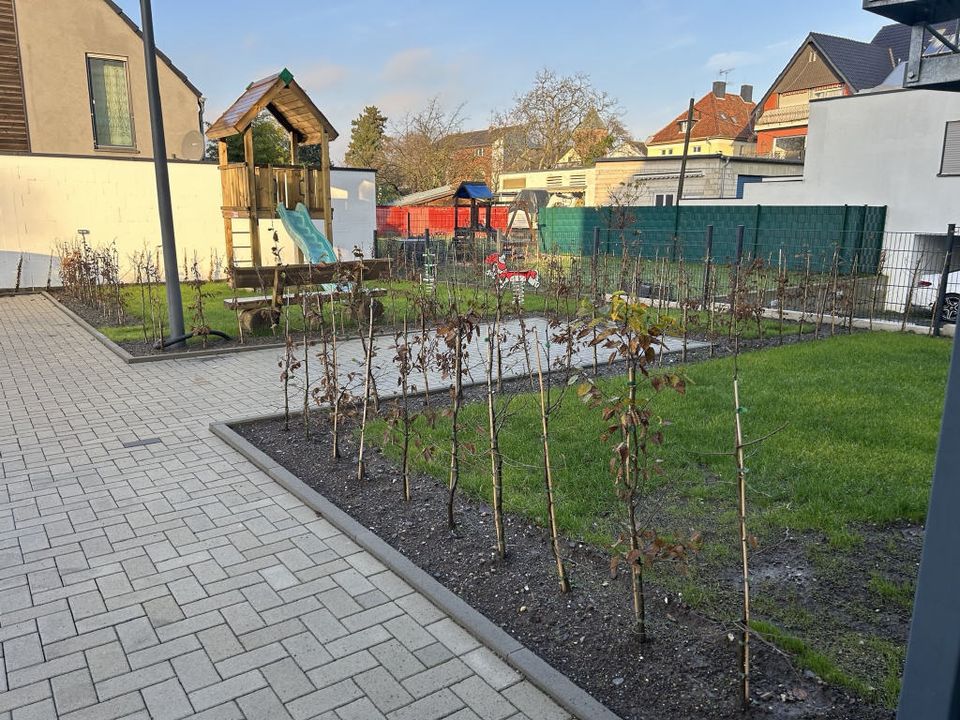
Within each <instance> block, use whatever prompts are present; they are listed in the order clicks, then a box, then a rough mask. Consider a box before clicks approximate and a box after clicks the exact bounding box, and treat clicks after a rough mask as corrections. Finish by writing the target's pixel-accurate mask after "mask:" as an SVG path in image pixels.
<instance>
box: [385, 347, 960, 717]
mask: <svg viewBox="0 0 960 720" xmlns="http://www.w3.org/2000/svg"><path fill="white" fill-rule="evenodd" d="M949 353H950V343H949V341H945V340H940V339H934V338H928V337H921V336H916V335H907V334H894V333H860V334H855V335H851V336H839V337H835V338H831V339H825V340H821V341H818V342H809V343H803V344H799V345H793V346H787V347H782V348H772V349H767V350H763V351H758V352H751V353H747V354H744V355H743V356H741V358H740V374H741V404H742V405H743V406H744V408H745V410H744V412H743V415H742V420H743V423H744V430H745V433H746V436H747V438H746V439H747V440H750V439H754V438H760V437H763V436H764V435H766V434H768V433H772V432H774V431H776V430H777V429H778V428H780V427H781V426H784V427H783V429H782V430H780V431H779V432H777V433H776V434H774V435H772V436H771V437H769V438H768V439H767V440H766V441H764V442H763V443H762V444H759V445H756V446H753V447H751V448H750V449H749V451H748V454H747V465H748V468H749V473H748V485H749V489H748V505H749V525H750V529H751V531H752V532H753V533H754V534H756V535H757V537H758V538H759V540H760V547H761V548H763V547H764V546H765V545H767V544H771V545H772V544H775V543H776V542H778V541H779V540H781V539H782V538H783V537H784V532H785V530H787V529H789V532H790V533H791V534H792V535H793V536H797V535H801V536H803V537H807V538H810V539H809V540H808V541H807V542H808V543H809V544H810V545H812V546H813V549H815V550H817V552H816V553H814V552H813V551H812V550H808V552H809V557H807V558H806V559H803V560H801V562H804V563H808V564H810V565H811V567H813V568H814V571H815V574H816V579H817V581H818V583H821V584H823V583H825V584H826V585H829V583H833V582H839V583H840V584H841V585H842V581H843V578H844V576H845V575H848V574H849V573H851V572H852V570H851V568H852V569H854V570H856V571H857V572H862V573H863V574H864V582H863V586H862V591H861V592H860V594H859V596H858V597H856V598H841V599H839V601H838V604H840V605H843V610H842V617H841V619H838V618H837V617H835V616H832V615H831V617H830V618H827V617H826V616H827V615H829V613H827V612H824V613H823V614H822V615H816V614H815V615H813V616H812V615H811V612H810V610H809V609H808V607H805V606H804V604H803V602H801V599H797V598H793V597H792V596H791V595H790V592H792V590H790V589H789V588H784V589H783V591H782V592H781V591H780V590H778V589H777V583H775V582H772V583H768V584H764V582H762V581H760V590H759V594H758V598H759V599H758V602H757V612H758V629H760V630H762V631H763V632H764V633H765V634H766V635H767V636H768V638H769V639H770V640H771V641H772V642H776V643H778V644H780V645H781V647H783V648H784V649H786V650H788V651H790V652H792V653H794V655H795V657H796V659H797V662H798V664H800V665H802V666H804V667H809V668H811V669H813V670H814V671H815V672H817V673H818V674H819V675H821V677H824V678H825V679H827V680H829V681H832V682H835V683H840V684H844V685H846V686H848V687H849V688H851V689H853V690H854V691H856V692H858V693H861V694H863V695H864V696H868V697H870V698H872V699H873V700H875V701H877V702H881V703H883V704H886V705H892V704H893V703H895V702H896V697H897V693H898V688H899V673H900V668H901V663H902V658H903V644H902V643H903V638H898V637H893V636H891V635H890V633H889V630H884V629H883V628H881V627H874V626H872V625H870V623H877V622H879V621H877V620H876V619H875V618H877V617H880V616H877V615H876V614H875V610H874V608H876V607H880V606H883V607H887V608H889V609H890V610H891V612H894V613H900V614H901V615H902V614H903V613H907V615H906V617H909V614H908V613H909V605H910V603H911V601H912V579H909V578H910V573H915V565H914V564H913V562H908V563H907V564H906V571H905V574H904V575H902V576H903V577H906V578H907V579H906V580H899V579H896V575H895V576H894V579H889V578H888V577H887V576H886V575H885V574H883V572H880V573H877V572H875V571H874V572H872V573H871V574H870V575H867V574H866V573H867V571H868V570H869V568H874V567H876V568H880V569H881V570H883V571H884V572H886V571H887V570H889V569H891V568H892V567H893V562H892V561H891V562H889V563H887V564H884V563H883V562H881V558H880V557H876V558H875V557H873V556H870V557H868V558H864V557H862V554H863V553H864V552H874V550H871V551H866V550H864V548H863V546H862V542H863V540H862V538H861V533H862V532H865V531H866V528H868V527H872V526H871V525H870V524H872V523H876V524H878V525H879V526H880V527H881V528H882V527H883V526H885V525H888V524H890V523H894V522H896V521H901V520H907V521H911V522H921V521H922V520H923V519H924V516H925V513H926V508H927V501H928V497H929V489H930V478H931V474H932V470H933V462H934V455H935V451H936V444H937V437H938V430H939V426H940V417H941V412H942V406H943V396H944V388H945V383H946V375H947V368H948V364H949ZM732 367H733V366H732V360H731V359H721V360H711V361H705V362H701V363H697V364H692V365H689V366H688V367H686V368H685V370H684V372H685V374H686V376H687V378H688V385H687V392H686V394H685V395H684V396H680V395H677V394H675V393H672V392H665V393H662V394H660V395H658V396H656V397H655V398H654V400H653V407H654V408H655V410H656V412H657V413H658V414H660V415H662V416H663V417H664V418H667V419H669V420H670V421H671V422H672V425H671V426H669V427H668V428H667V429H666V439H665V445H664V447H663V449H662V455H661V457H662V459H663V463H662V466H663V468H664V470H665V474H664V476H663V477H662V478H660V479H659V481H658V482H659V487H657V488H656V489H655V490H654V491H653V492H652V496H653V497H654V498H655V502H656V503H657V504H658V505H659V506H660V511H659V512H658V513H657V514H656V516H655V519H654V521H653V523H652V524H653V525H655V526H656V527H657V528H658V529H659V530H661V531H666V532H670V531H675V532H676V533H677V534H678V535H679V534H680V533H684V534H686V533H689V530H690V528H695V529H698V530H702V531H704V533H705V542H704V547H703V549H702V551H701V554H700V556H699V557H698V558H697V559H696V560H695V561H694V565H693V567H692V568H691V572H690V573H689V574H688V575H686V576H678V575H676V574H675V573H671V572H670V571H669V570H663V571H657V572H656V577H657V580H658V582H660V583H661V584H662V585H663V586H664V587H667V588H672V589H674V590H682V591H683V594H684V597H685V598H686V599H687V600H688V601H690V602H692V603H693V604H695V605H697V606H699V607H701V609H703V610H704V611H706V612H707V613H708V614H711V615H713V616H715V617H722V618H726V619H732V617H735V615H728V613H730V612H731V608H733V609H735V607H736V605H735V600H736V587H735V583H733V582H732V581H731V580H730V578H731V577H732V575H731V573H732V572H733V569H734V568H735V567H736V549H735V548H736V545H735V538H734V527H735V517H736V492H735V483H734V480H735V471H734V465H733V461H732V458H731V457H730V456H729V453H730V451H731V449H732V441H733V440H732V438H733V399H732V384H731V375H732ZM604 388H605V390H606V391H608V392H609V393H610V394H618V393H620V392H622V390H623V388H624V383H623V381H622V379H615V380H609V381H605V382H604ZM537 402H538V401H537V398H536V396H534V395H527V396H520V397H518V398H517V399H516V400H515V402H514V405H513V406H512V408H513V410H514V415H513V416H512V417H511V418H510V420H509V421H508V424H507V426H506V428H505V430H504V432H503V435H502V436H501V447H502V450H503V452H504V453H505V455H506V461H505V479H504V486H505V487H504V502H505V506H506V508H507V510H508V511H510V512H514V513H520V514H522V515H525V516H527V517H530V518H532V519H534V520H536V521H537V522H539V523H541V524H543V523H545V509H544V501H543V492H542V482H543V481H542V476H541V473H540V470H539V466H538V464H537V463H538V459H539V456H540V452H541V451H540V444H539V437H538V433H539V416H538V405H537ZM461 418H462V420H463V424H462V427H463V429H464V430H463V432H462V433H461V437H462V439H463V440H464V442H465V443H468V444H473V445H475V446H476V449H477V453H476V454H474V455H472V456H471V455H470V453H465V454H466V455H467V456H468V457H467V458H466V460H465V461H464V462H463V463H462V466H463V475H462V477H461V486H462V487H463V489H464V491H465V492H467V493H470V494H472V495H475V496H478V497H481V498H484V499H486V500H488V501H489V495H490V490H489V485H490V479H489V460H488V458H487V457H486V455H485V454H484V453H483V449H484V448H485V447H486V408H485V405H481V404H473V405H470V406H468V407H467V408H465V409H464V410H463V411H462V412H461ZM603 427H604V423H603V422H602V420H601V418H600V417H599V416H598V415H597V411H595V410H591V409H589V408H587V407H585V406H584V405H582V404H581V403H580V402H579V401H578V400H577V398H576V395H575V393H573V392H571V393H569V394H568V396H567V397H566V399H565V401H564V403H563V405H562V406H561V407H560V409H559V410H558V411H557V412H556V414H555V415H554V417H553V418H552V420H551V428H552V450H551V452H552V455H553V460H554V473H555V483H556V486H557V496H558V520H559V524H560V526H561V529H562V531H563V532H564V533H565V534H566V535H567V536H569V537H577V538H584V539H586V540H587V541H589V542H593V543H596V544H598V545H601V546H608V545H609V543H610V541H611V538H612V537H613V535H614V532H615V528H616V527H618V525H619V519H618V518H619V517H620V510H619V507H618V502H617V500H616V497H615V495H614V491H613V485H612V482H611V476H610V473H609V467H608V464H609V460H610V457H611V455H610V450H609V445H604V443H602V442H601V441H600V439H599V436H600V433H601V432H602V430H603ZM418 430H419V432H420V433H421V434H422V435H423V437H424V438H425V440H426V442H428V443H430V442H432V443H433V444H434V445H435V446H436V447H437V448H438V450H439V451H438V452H436V453H435V454H434V455H433V457H432V459H431V461H430V462H427V461H425V460H424V459H423V458H422V457H421V456H417V459H416V461H415V465H416V466H417V468H418V469H420V470H425V471H427V472H430V473H432V474H434V475H435V476H436V477H437V478H438V479H439V480H441V481H442V480H445V479H446V477H447V472H448V456H446V457H445V455H446V449H447V448H448V447H449V420H448V419H446V418H445V417H444V418H441V419H440V420H439V421H438V422H437V424H436V426H435V427H434V428H430V427H427V426H426V425H425V424H424V423H419V427H418ZM369 437H371V438H373V440H374V441H376V442H379V441H380V439H381V438H382V432H377V431H374V432H371V433H369ZM385 451H386V452H387V453H388V454H391V455H393V456H397V455H398V453H397V451H396V448H394V447H392V446H389V447H387V448H385ZM650 504H653V501H651V503H650ZM819 534H822V535H823V536H825V537H826V538H827V541H828V542H827V543H826V544H817V542H816V540H815V538H816V537H817V536H818V535H819ZM896 536H897V533H896V531H895V530H894V531H892V533H891V537H892V538H896ZM890 542H894V540H890ZM800 547H806V546H805V545H801V546H800ZM895 549H896V548H895V547H893V548H891V550H895ZM898 569H902V568H898ZM817 587H818V588H819V587H821V585H817ZM831 587H832V586H831ZM857 590H860V589H859V588H855V590H854V591H855V592H856V591H857ZM827 602H829V600H828V601H827ZM732 603H733V604H732ZM850 617H857V618H859V619H862V623H863V624H862V627H864V628H867V629H865V630H862V631H851V630H849V628H848V627H847V623H848V622H849V618H850Z"/></svg>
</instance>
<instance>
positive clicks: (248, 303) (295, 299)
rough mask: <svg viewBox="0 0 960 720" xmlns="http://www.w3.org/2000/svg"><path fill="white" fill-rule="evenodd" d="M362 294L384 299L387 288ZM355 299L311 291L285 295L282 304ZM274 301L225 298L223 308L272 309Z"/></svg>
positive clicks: (255, 297)
mask: <svg viewBox="0 0 960 720" xmlns="http://www.w3.org/2000/svg"><path fill="white" fill-rule="evenodd" d="M361 292H362V293H363V296H364V297H383V296H384V295H386V294H387V290H386V288H370V289H367V288H364V289H363V290H362V291H361ZM353 297H354V295H353V293H351V292H349V291H347V290H332V291H324V290H311V291H309V292H292V293H284V294H283V295H282V296H281V304H282V305H300V304H301V303H302V302H303V300H304V298H307V299H309V300H312V299H314V298H320V299H321V300H323V302H336V301H338V300H350V299H352V298H353ZM273 301H274V298H273V295H250V296H247V297H236V298H224V300H223V306H224V307H225V308H227V310H240V311H243V310H256V309H258V308H267V307H271V306H272V305H273Z"/></svg>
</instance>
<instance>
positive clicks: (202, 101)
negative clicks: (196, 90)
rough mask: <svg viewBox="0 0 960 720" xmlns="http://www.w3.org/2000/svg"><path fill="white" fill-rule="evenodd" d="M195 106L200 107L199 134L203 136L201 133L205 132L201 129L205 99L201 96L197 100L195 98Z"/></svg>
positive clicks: (203, 128)
mask: <svg viewBox="0 0 960 720" xmlns="http://www.w3.org/2000/svg"><path fill="white" fill-rule="evenodd" d="M197 105H199V106H200V134H201V135H203V131H204V130H206V128H205V127H203V109H204V108H205V107H206V105H207V99H206V98H205V97H204V96H203V95H201V96H200V97H199V98H197Z"/></svg>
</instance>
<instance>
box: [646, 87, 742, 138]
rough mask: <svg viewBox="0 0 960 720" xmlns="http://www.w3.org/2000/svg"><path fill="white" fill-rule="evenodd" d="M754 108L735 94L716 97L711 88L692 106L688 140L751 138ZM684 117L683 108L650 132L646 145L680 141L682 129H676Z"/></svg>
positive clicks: (685, 117) (682, 136)
mask: <svg viewBox="0 0 960 720" xmlns="http://www.w3.org/2000/svg"><path fill="white" fill-rule="evenodd" d="M755 107H756V104H755V103H752V102H745V101H744V99H743V98H742V97H740V96H739V95H733V94H730V93H727V94H725V95H724V97H722V98H720V97H717V96H716V95H715V94H714V93H713V92H712V91H711V92H709V93H707V94H706V95H704V96H703V97H702V98H700V102H698V103H696V104H695V105H694V106H693V108H694V109H693V117H694V118H695V122H694V123H693V131H692V132H691V133H690V139H691V140H706V139H707V138H723V139H727V140H742V141H745V142H749V141H750V140H752V139H753V128H752V126H751V118H750V115H751V113H752V112H753V109H754V108H755ZM686 119H687V113H686V111H684V112H682V113H681V114H680V115H677V117H675V118H674V119H673V120H671V121H670V123H669V124H668V125H666V126H665V127H664V128H663V129H662V130H660V132H658V133H657V134H656V135H654V136H653V138H652V139H651V140H650V142H648V143H647V144H648V145H661V144H666V143H678V142H683V138H684V131H683V130H681V129H680V123H681V122H682V121H684V120H686Z"/></svg>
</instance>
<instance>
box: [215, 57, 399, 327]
mask: <svg viewBox="0 0 960 720" xmlns="http://www.w3.org/2000/svg"><path fill="white" fill-rule="evenodd" d="M264 111H266V112H268V113H269V114H270V115H271V116H272V117H273V118H274V119H275V120H276V121H277V122H278V123H279V124H280V126H281V127H282V128H283V129H284V130H286V131H287V133H288V135H289V138H290V164H289V165H258V164H257V163H256V158H255V157H254V144H253V122H254V120H256V118H257V117H258V116H259V115H260V113H262V112H264ZM236 135H240V136H242V138H243V162H231V161H230V158H229V156H228V146H227V138H230V137H233V136H236ZM207 137H208V138H210V139H211V140H216V141H217V149H218V157H219V161H220V186H221V192H222V198H223V199H222V205H221V210H222V213H223V230H224V240H225V243H226V257H227V263H228V268H229V273H230V279H231V284H232V286H233V287H235V288H252V289H256V288H259V289H263V290H264V291H265V293H264V294H263V295H260V296H256V297H252V298H231V299H228V300H227V301H225V302H226V304H227V306H228V307H231V308H232V309H236V310H239V311H242V312H243V313H244V317H245V320H246V322H245V323H244V324H245V325H247V326H248V327H251V328H252V327H256V326H257V324H258V323H260V322H262V323H266V322H267V321H270V322H272V321H273V319H274V318H275V317H276V314H277V313H278V311H279V309H280V306H281V305H283V304H285V303H292V302H299V301H300V300H301V299H302V298H303V294H302V293H301V291H300V290H299V288H302V287H305V286H318V285H319V286H321V288H320V290H319V291H316V292H313V293H312V294H314V295H316V294H326V295H327V296H329V298H330V299H331V300H333V299H341V298H348V297H349V298H351V299H353V300H356V299H358V295H359V294H361V293H362V294H365V295H367V296H370V295H374V294H382V292H380V293H377V292H376V291H370V290H366V289H364V288H363V287H362V283H363V281H365V280H372V279H376V278H379V277H384V276H385V275H388V274H389V271H390V264H389V261H382V260H363V259H358V260H341V259H340V258H339V257H338V255H337V252H336V249H335V247H334V245H333V206H332V204H331V193H330V143H331V141H333V140H336V139H337V137H338V134H337V131H336V129H334V127H333V125H331V124H330V121H329V120H327V118H326V117H325V116H324V114H323V113H322V112H320V110H319V109H318V108H317V106H316V105H314V103H313V101H312V100H311V99H310V98H309V97H308V96H307V94H306V93H305V92H304V91H303V89H302V88H301V87H300V86H299V85H298V84H297V82H296V80H294V78H293V74H292V73H291V72H290V71H289V70H287V69H286V68H284V69H283V70H282V71H281V72H279V73H276V74H274V75H270V76H269V77H266V78H263V79H262V80H258V81H256V82H254V83H251V84H250V85H248V86H247V89H246V90H245V91H244V92H243V94H242V95H240V97H239V98H237V100H236V102H234V103H233V104H232V105H231V106H230V107H229V108H227V110H226V111H225V112H224V113H223V115H221V116H220V117H219V118H218V119H217V120H216V122H214V123H213V124H212V125H211V126H210V127H209V128H208V129H207ZM303 145H317V146H319V148H320V164H319V166H306V165H303V164H299V149H300V147H301V146H303ZM277 219H279V220H280V222H281V223H282V225H283V228H284V230H285V231H286V232H287V234H289V235H290V237H291V238H292V239H293V241H294V243H295V245H296V252H297V263H296V264H293V265H278V264H275V263H271V264H270V265H268V266H264V264H263V253H262V249H261V243H260V221H261V220H268V221H270V222H271V223H273V222H275V221H276V220H277ZM315 220H319V221H322V223H323V230H322V231H321V229H320V228H319V227H317V224H316V222H314V221H315ZM244 235H246V236H247V238H248V240H249V243H248V244H242V243H237V242H236V239H237V238H238V236H239V237H242V236H244ZM290 287H293V288H298V290H297V291H296V292H287V291H286V288H290ZM268 289H269V290H270V292H269V293H267V292H266V291H267V290H268Z"/></svg>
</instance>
